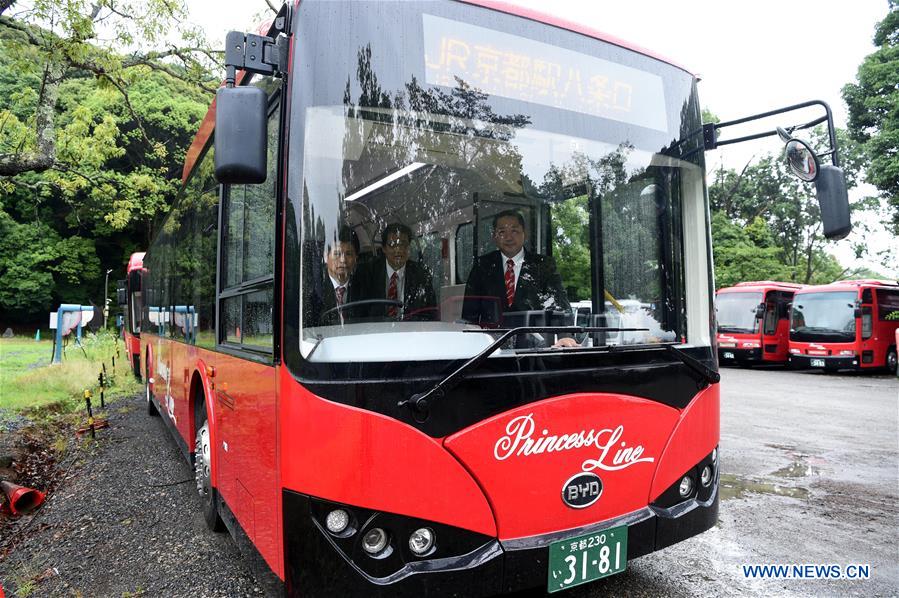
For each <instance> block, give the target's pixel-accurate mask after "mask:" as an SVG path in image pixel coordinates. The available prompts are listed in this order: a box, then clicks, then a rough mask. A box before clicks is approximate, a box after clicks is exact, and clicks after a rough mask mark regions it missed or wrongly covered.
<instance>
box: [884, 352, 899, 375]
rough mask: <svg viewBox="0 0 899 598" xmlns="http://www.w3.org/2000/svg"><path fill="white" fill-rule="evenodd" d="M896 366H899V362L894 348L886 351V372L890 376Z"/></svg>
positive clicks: (894, 371)
mask: <svg viewBox="0 0 899 598" xmlns="http://www.w3.org/2000/svg"><path fill="white" fill-rule="evenodd" d="M897 365H899V361H897V356H896V347H890V348H889V349H887V359H886V366H887V371H888V372H889V373H891V374H895V373H896V366H897Z"/></svg>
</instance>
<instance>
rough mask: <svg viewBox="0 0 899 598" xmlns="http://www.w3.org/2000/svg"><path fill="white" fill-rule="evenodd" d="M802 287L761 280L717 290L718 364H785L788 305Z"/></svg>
mask: <svg viewBox="0 0 899 598" xmlns="http://www.w3.org/2000/svg"><path fill="white" fill-rule="evenodd" d="M803 286H804V285H800V284H793V283H789V282H772V281H769V280H762V281H754V282H741V283H738V284H736V285H734V286H732V287H726V288H723V289H719V290H718V292H717V293H716V294H715V316H716V320H717V324H718V359H720V360H721V363H723V364H726V363H736V364H739V365H746V364H749V363H787V362H788V361H789V358H790V353H789V344H790V304H791V303H792V302H793V293H795V292H796V291H797V290H798V289H801V288H803Z"/></svg>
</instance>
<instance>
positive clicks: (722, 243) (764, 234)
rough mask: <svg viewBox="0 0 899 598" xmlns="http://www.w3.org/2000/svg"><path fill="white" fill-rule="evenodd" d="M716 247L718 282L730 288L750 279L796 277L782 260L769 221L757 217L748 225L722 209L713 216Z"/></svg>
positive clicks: (720, 285) (713, 240) (719, 286)
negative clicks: (732, 219) (730, 216)
mask: <svg viewBox="0 0 899 598" xmlns="http://www.w3.org/2000/svg"><path fill="white" fill-rule="evenodd" d="M712 244H713V247H714V248H715V285H716V286H717V287H718V288H722V287H729V286H733V285H735V284H737V283H738V282H744V281H747V280H785V281H788V280H793V279H794V275H793V274H794V273H793V271H792V270H791V268H789V267H788V266H787V265H785V264H783V263H782V262H781V259H780V251H779V250H778V248H777V247H775V246H774V240H773V238H772V237H771V233H770V231H769V230H768V226H767V224H766V223H765V222H764V220H762V219H761V218H755V219H754V220H753V221H752V223H750V225H749V226H748V227H743V226H740V225H738V224H735V223H734V222H733V221H731V220H730V219H729V218H728V217H727V216H726V215H725V214H724V213H723V212H716V213H715V214H714V215H713V216H712Z"/></svg>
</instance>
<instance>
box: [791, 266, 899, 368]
mask: <svg viewBox="0 0 899 598" xmlns="http://www.w3.org/2000/svg"><path fill="white" fill-rule="evenodd" d="M897 329H899V283H897V282H895V281H890V280H874V279H866V280H840V281H837V282H834V283H831V284H827V285H820V286H814V287H807V288H805V289H802V290H799V291H796V295H795V296H794V298H793V309H792V317H791V322H790V363H791V364H793V365H795V366H796V367H802V368H822V369H824V370H828V371H832V370H841V369H850V370H872V369H884V368H885V369H886V370H887V371H889V372H892V373H895V372H896V330H897Z"/></svg>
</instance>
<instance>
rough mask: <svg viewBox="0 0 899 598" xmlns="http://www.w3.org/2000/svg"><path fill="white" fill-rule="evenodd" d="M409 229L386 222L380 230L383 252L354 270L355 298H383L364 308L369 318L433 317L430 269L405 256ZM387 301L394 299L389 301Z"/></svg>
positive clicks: (434, 296)
mask: <svg viewBox="0 0 899 598" xmlns="http://www.w3.org/2000/svg"><path fill="white" fill-rule="evenodd" d="M411 243H412V230H411V229H410V228H409V227H408V226H406V225H405V224H401V223H399V222H394V223H392V224H388V225H387V227H386V228H384V231H383V232H382V233H381V248H382V249H383V255H382V256H381V257H379V258H377V259H376V260H374V261H372V262H369V263H368V264H366V265H365V267H364V268H360V269H359V272H358V273H357V275H356V277H355V279H356V282H355V284H356V287H357V290H358V296H357V298H362V299H376V300H377V299H384V300H385V301H384V302H383V303H372V304H371V305H370V306H369V308H368V309H367V310H366V314H367V316H368V317H370V318H376V319H384V318H388V319H397V318H406V319H410V318H412V319H416V320H434V319H436V315H437V313H436V312H437V310H436V306H437V296H436V295H435V293H434V287H433V286H432V284H431V273H430V272H428V271H427V270H426V269H425V268H424V267H423V266H422V265H421V264H419V263H418V262H415V261H412V260H410V259H409V253H410V252H409V248H410V245H411ZM389 301H395V302H396V304H393V305H391V304H390V303H388V302H389Z"/></svg>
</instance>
